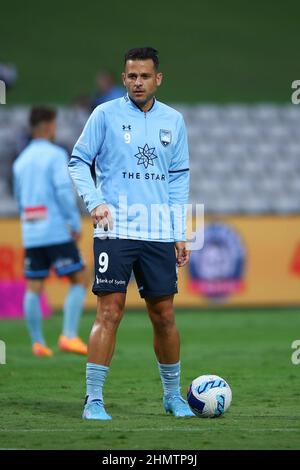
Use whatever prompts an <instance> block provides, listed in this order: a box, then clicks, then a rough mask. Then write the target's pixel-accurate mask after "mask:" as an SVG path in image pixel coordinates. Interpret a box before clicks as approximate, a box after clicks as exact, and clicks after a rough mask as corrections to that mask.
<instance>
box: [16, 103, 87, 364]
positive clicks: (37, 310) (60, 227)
mask: <svg viewBox="0 0 300 470" xmlns="http://www.w3.org/2000/svg"><path fill="white" fill-rule="evenodd" d="M30 126H31V130H32V140H31V142H30V143H29V145H28V146H27V147H26V148H25V149H24V150H23V151H22V152H21V154H20V155H19V157H18V158H17V159H16V161H15V163H14V165H13V175H14V192H15V196H16V200H17V203H18V207H19V212H20V216H21V224H22V236H23V244H24V247H25V259H24V275H25V278H26V279H27V288H26V293H25V297H24V314H25V318H26V321H27V326H28V329H29V333H30V337H31V340H32V353H33V355H35V356H52V354H53V351H52V350H51V349H50V348H48V347H47V345H46V342H45V339H44V336H43V332H42V312H41V306H40V293H41V291H42V289H43V285H44V280H45V278H47V276H48V274H49V268H50V267H54V269H55V271H56V273H57V275H58V276H67V277H68V278H69V281H70V283H71V285H70V288H69V291H68V294H67V296H66V299H65V303H64V320H63V331H62V334H61V336H60V337H59V341H58V345H59V348H60V349H61V350H62V351H68V352H74V353H78V354H87V346H86V344H84V343H83V341H82V340H81V339H80V338H79V337H78V335H77V332H78V326H79V320H80V316H81V312H82V308H83V303H84V299H85V293H86V284H87V283H86V271H85V267H84V263H83V261H82V259H81V256H80V253H79V251H78V249H77V246H76V241H78V240H79V237H80V231H81V222H80V214H79V211H78V208H77V205H76V197H75V194H74V190H73V185H72V180H71V178H70V175H69V171H68V159H67V157H68V156H67V153H66V152H65V150H63V149H62V148H61V147H58V146H57V145H55V144H53V143H52V140H53V139H54V137H55V132H56V112H55V110H53V109H51V108H48V107H36V108H33V109H32V110H31V114H30Z"/></svg>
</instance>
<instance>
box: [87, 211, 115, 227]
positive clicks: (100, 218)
mask: <svg viewBox="0 0 300 470" xmlns="http://www.w3.org/2000/svg"><path fill="white" fill-rule="evenodd" d="M91 217H92V221H93V225H94V228H97V226H98V227H103V228H104V230H105V232H107V231H108V229H109V230H112V229H113V226H114V223H113V218H112V215H111V212H110V210H109V207H108V206H107V205H106V204H100V206H97V207H95V209H93V210H92V212H91Z"/></svg>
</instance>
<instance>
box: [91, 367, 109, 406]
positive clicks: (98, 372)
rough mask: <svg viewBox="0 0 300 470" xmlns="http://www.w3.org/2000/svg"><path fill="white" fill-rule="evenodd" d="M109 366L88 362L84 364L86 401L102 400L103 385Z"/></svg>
mask: <svg viewBox="0 0 300 470" xmlns="http://www.w3.org/2000/svg"><path fill="white" fill-rule="evenodd" d="M108 371H109V367H107V366H101V365H99V364H94V363H93V362H88V363H87V365H86V403H89V402H90V401H91V400H102V401H103V394H102V387H103V385H104V382H105V379H106V376H107V374H108Z"/></svg>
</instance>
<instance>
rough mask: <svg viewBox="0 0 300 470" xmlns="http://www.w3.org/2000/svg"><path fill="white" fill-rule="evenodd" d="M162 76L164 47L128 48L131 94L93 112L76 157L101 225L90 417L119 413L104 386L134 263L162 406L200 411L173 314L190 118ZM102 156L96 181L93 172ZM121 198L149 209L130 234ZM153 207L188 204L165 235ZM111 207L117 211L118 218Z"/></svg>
mask: <svg viewBox="0 0 300 470" xmlns="http://www.w3.org/2000/svg"><path fill="white" fill-rule="evenodd" d="M161 81H162V74H161V72H159V61H158V56H157V51H156V50H155V49H153V48H151V47H145V48H137V49H132V50H130V51H129V52H128V53H127V54H126V55H125V71H124V73H123V83H124V86H125V87H126V88H127V92H128V94H127V96H125V97H122V98H119V99H116V100H113V101H110V102H109V103H105V104H103V105H100V106H98V107H97V108H96V109H95V110H94V112H93V113H92V115H91V116H90V118H89V120H88V121H87V123H86V126H85V128H84V130H83V132H82V134H81V136H80V138H79V140H78V142H77V143H76V145H75V147H74V150H73V155H72V158H71V160H70V163H69V168H70V172H71V175H72V177H73V179H74V182H75V184H76V186H77V188H78V192H79V194H80V196H81V197H82V198H83V200H84V201H85V203H86V205H87V208H88V210H89V212H90V213H91V216H92V220H93V224H94V227H95V232H94V256H95V282H94V286H93V292H94V294H96V295H97V296H98V299H97V315H96V321H95V323H94V326H93V328H92V332H91V335H90V340H89V346H88V363H87V367H86V382H87V393H86V403H85V407H84V412H83V418H85V419H99V420H109V419H111V416H110V415H109V414H108V413H107V412H106V410H105V408H104V402H103V395H102V387H103V384H104V381H105V379H106V376H107V373H108V370H109V365H110V362H111V359H112V356H113V352H114V348H115V339H116V333H117V329H118V326H119V323H120V321H121V319H122V316H123V312H124V307H125V299H126V289H127V285H128V282H129V279H130V275H131V272H132V270H133V271H134V274H135V278H136V281H137V284H138V288H139V292H140V295H141V297H142V298H144V299H145V301H146V305H147V310H148V314H149V317H150V319H151V322H152V325H153V330H154V349H155V353H156V357H157V360H158V368H159V373H160V377H161V380H162V384H163V390H164V397H163V406H164V409H165V411H166V412H168V413H171V414H173V415H174V416H177V417H191V416H194V414H193V413H192V412H191V410H190V409H189V407H188V405H187V403H186V402H185V400H184V399H183V398H182V396H181V393H180V357H179V350H180V340H179V333H178V330H177V328H176V324H175V319H174V312H173V297H174V294H175V293H176V292H177V272H176V263H177V265H178V266H179V267H180V266H184V265H185V264H186V263H187V262H188V260H189V253H188V251H187V250H186V246H185V245H186V244H185V239H186V238H185V225H186V224H185V204H186V203H187V201H188V191H189V167H188V165H189V155H188V145H187V134H186V129H185V124H184V121H183V118H182V115H181V114H180V113H178V112H177V111H175V110H174V109H172V108H170V107H169V106H167V105H165V104H163V103H160V102H159V101H157V100H156V99H155V96H154V95H155V92H156V90H157V87H158V86H159V85H160V84H161ZM95 159H96V174H97V184H96V187H95V184H94V182H93V179H92V177H91V171H90V168H91V166H92V165H93V162H94V160H95ZM121 197H122V198H123V199H124V198H127V202H128V207H133V205H137V204H138V205H139V206H138V207H141V204H142V205H143V209H145V211H146V216H145V218H144V219H142V220H141V219H140V220H139V222H140V225H139V230H137V231H136V232H134V233H129V232H130V231H129V228H128V227H129V225H130V223H131V222H132V220H131V219H132V217H130V216H129V211H128V212H127V211H126V210H125V212H124V211H123V209H124V207H123V205H122V203H121V202H120V201H121V199H120V198H121ZM123 199H122V200H123ZM155 205H161V206H164V207H167V213H168V212H169V208H171V207H172V206H174V205H177V206H179V209H180V211H179V212H180V215H179V217H178V219H177V218H176V217H173V218H172V219H171V218H170V219H168V224H167V230H166V231H165V232H163V233H162V232H161V231H160V228H159V222H158V220H157V219H156V218H155V220H154V223H153V224H150V226H149V225H148V215H149V214H150V212H151V211H152V209H153V207H154V206H155ZM113 210H115V214H119V217H118V218H116V217H113ZM177 215H178V214H177ZM166 219H167V217H166ZM163 222H164V221H163ZM108 230H109V231H108Z"/></svg>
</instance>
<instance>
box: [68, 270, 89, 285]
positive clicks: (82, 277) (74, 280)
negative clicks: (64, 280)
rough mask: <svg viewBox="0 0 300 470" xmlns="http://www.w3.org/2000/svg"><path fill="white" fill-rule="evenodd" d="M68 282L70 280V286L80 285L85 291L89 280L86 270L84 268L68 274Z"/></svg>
mask: <svg viewBox="0 0 300 470" xmlns="http://www.w3.org/2000/svg"><path fill="white" fill-rule="evenodd" d="M69 280H70V282H71V284H80V285H82V286H83V287H84V288H85V289H87V287H88V285H89V278H88V272H87V269H86V268H85V267H84V268H83V269H81V270H80V271H76V272H74V273H72V274H70V275H69Z"/></svg>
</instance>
